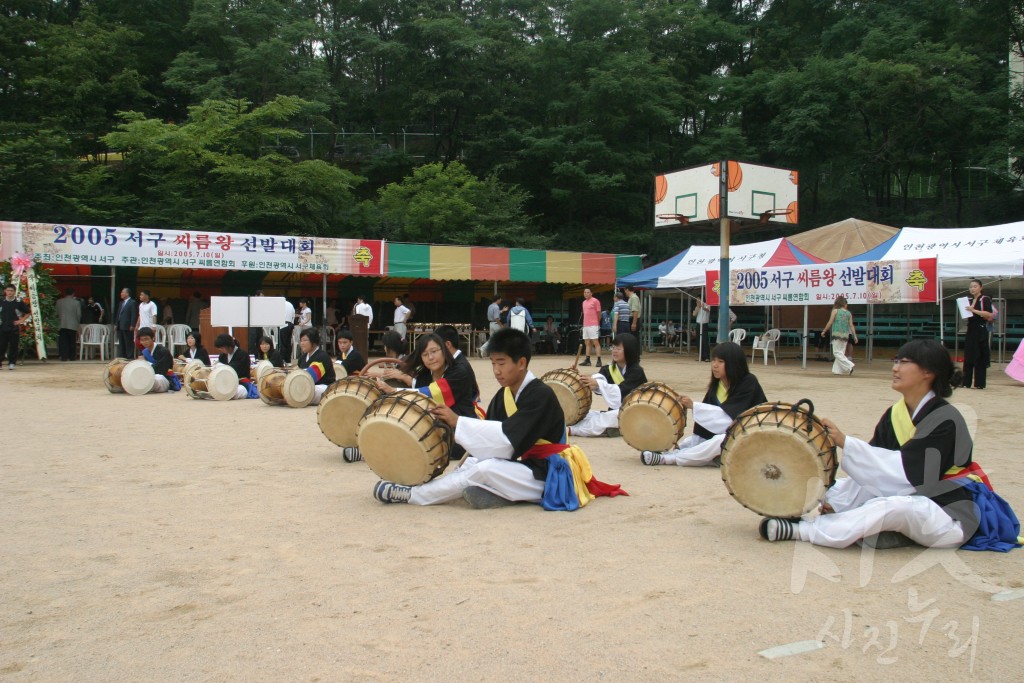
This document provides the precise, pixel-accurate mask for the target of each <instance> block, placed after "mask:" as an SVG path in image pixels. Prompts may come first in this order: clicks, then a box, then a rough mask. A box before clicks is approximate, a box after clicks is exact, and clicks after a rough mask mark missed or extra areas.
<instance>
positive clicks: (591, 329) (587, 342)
mask: <svg viewBox="0 0 1024 683" xmlns="http://www.w3.org/2000/svg"><path fill="white" fill-rule="evenodd" d="M600 334H601V302H600V301H598V299H597V297H595V296H594V294H593V292H591V291H590V288H589V287H587V288H586V289H584V290H583V344H584V346H586V354H587V357H586V358H585V359H584V360H583V362H582V363H580V365H590V350H591V349H593V350H594V355H595V356H596V357H597V367H601V345H600V343H599V341H598V338H599V337H600Z"/></svg>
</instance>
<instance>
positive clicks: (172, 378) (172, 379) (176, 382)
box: [167, 372, 181, 391]
mask: <svg viewBox="0 0 1024 683" xmlns="http://www.w3.org/2000/svg"><path fill="white" fill-rule="evenodd" d="M167 381H168V382H169V383H170V385H171V387H170V388H171V391H181V380H180V379H178V376H177V375H175V374H174V373H173V372H172V373H171V374H169V375H167Z"/></svg>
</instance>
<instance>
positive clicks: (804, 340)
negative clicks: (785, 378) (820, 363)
mask: <svg viewBox="0 0 1024 683" xmlns="http://www.w3.org/2000/svg"><path fill="white" fill-rule="evenodd" d="M800 346H802V347H803V349H802V351H803V360H802V361H801V363H800V367H801V368H802V369H804V370H806V369H807V304H804V333H803V334H802V335H800Z"/></svg>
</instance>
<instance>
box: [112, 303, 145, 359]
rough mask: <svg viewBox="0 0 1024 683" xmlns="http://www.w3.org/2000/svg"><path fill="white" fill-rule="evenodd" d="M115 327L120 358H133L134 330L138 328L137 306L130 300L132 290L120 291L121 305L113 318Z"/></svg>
mask: <svg viewBox="0 0 1024 683" xmlns="http://www.w3.org/2000/svg"><path fill="white" fill-rule="evenodd" d="M114 320H115V321H116V323H117V325H116V327H117V346H118V350H119V351H120V352H121V358H127V359H128V360H133V359H134V358H135V330H136V329H137V328H138V326H139V304H138V303H137V302H136V301H135V299H133V298H132V290H130V289H128V288H127V287H125V288H124V289H122V290H121V305H120V306H119V307H118V309H117V315H115V316H114Z"/></svg>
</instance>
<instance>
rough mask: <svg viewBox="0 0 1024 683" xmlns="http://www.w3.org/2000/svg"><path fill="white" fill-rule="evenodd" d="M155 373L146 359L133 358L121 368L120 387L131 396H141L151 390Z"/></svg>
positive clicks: (154, 380) (154, 381)
mask: <svg viewBox="0 0 1024 683" xmlns="http://www.w3.org/2000/svg"><path fill="white" fill-rule="evenodd" d="M154 383H156V373H155V372H153V365H152V363H150V362H149V361H148V360H141V359H138V360H133V361H131V362H129V363H128V364H127V365H125V366H124V369H123V370H121V387H122V388H123V389H124V390H125V391H127V392H128V393H129V394H131V395H132V396H142V395H144V394H148V393H149V392H151V391H152V390H153V384H154Z"/></svg>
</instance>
